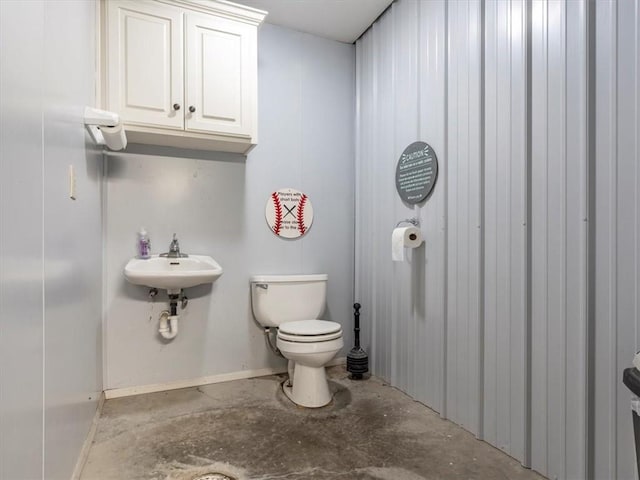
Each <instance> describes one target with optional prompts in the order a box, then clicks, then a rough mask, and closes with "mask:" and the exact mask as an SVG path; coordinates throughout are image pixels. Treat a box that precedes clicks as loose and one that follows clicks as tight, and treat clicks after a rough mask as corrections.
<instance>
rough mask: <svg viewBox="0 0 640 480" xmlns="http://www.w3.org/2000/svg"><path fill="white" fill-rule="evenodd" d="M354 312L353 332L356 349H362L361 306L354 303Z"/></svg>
mask: <svg viewBox="0 0 640 480" xmlns="http://www.w3.org/2000/svg"><path fill="white" fill-rule="evenodd" d="M353 310H354V312H353V320H354V324H355V327H354V329H353V331H354V332H355V341H356V346H355V348H356V349H358V348H360V304H359V303H354V304H353Z"/></svg>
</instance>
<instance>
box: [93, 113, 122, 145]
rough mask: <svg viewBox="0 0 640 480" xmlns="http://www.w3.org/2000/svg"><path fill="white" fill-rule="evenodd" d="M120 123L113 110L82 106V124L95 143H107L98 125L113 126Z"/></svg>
mask: <svg viewBox="0 0 640 480" xmlns="http://www.w3.org/2000/svg"><path fill="white" fill-rule="evenodd" d="M119 124H120V116H119V115H118V114H117V113H114V112H108V111H107V110H100V109H98V108H93V107H84V126H85V127H86V129H87V131H88V132H89V135H91V138H92V139H93V141H94V142H96V144H97V145H105V146H106V145H107V143H106V142H105V140H104V136H103V135H102V132H101V131H100V127H115V126H116V125H119Z"/></svg>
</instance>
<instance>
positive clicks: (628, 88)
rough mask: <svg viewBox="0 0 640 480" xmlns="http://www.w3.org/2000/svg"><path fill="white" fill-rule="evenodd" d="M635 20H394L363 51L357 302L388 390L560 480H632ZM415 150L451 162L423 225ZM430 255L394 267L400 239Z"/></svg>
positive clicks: (633, 6) (485, 0) (405, 13)
mask: <svg viewBox="0 0 640 480" xmlns="http://www.w3.org/2000/svg"><path fill="white" fill-rule="evenodd" d="M639 15H640V13H639V8H638V4H637V2H631V1H630V2H596V3H595V4H593V3H589V2H586V1H574V2H564V1H555V0H549V1H539V2H527V1H524V0H508V1H497V0H460V1H455V2H454V1H449V2H445V1H441V2H440V1H430V2H420V1H414V0H399V1H397V2H396V3H394V4H393V5H392V7H391V9H389V10H388V11H387V12H386V13H385V14H384V15H383V16H382V17H381V18H380V19H379V20H378V21H377V22H376V23H375V24H374V25H373V26H372V28H371V29H370V30H369V31H368V32H367V33H366V34H365V35H364V36H363V37H362V38H361V39H360V40H359V41H358V42H357V51H356V55H357V74H356V75H357V90H358V100H357V101H358V110H357V114H356V118H357V124H358V130H357V135H358V140H357V147H356V151H357V156H356V185H357V192H358V193H357V197H356V214H357V216H356V297H358V298H360V299H361V300H362V304H363V319H364V322H363V331H364V332H365V334H366V335H368V337H369V338H368V339H367V341H366V342H365V348H370V351H371V361H372V368H373V371H374V373H376V374H378V375H380V376H382V377H384V378H385V379H387V380H389V381H390V382H391V383H392V384H393V385H395V386H398V387H400V388H401V389H403V390H405V391H407V392H408V393H409V394H411V395H412V396H414V397H415V398H416V399H417V400H419V401H422V402H424V403H425V404H427V405H429V406H430V407H432V408H434V409H435V410H437V411H438V412H440V413H441V415H442V416H444V417H446V418H450V419H451V420H453V421H455V422H457V423H459V424H461V425H463V426H464V427H465V428H467V429H468V430H470V431H471V432H473V433H474V434H476V435H477V436H478V437H479V438H482V439H484V440H486V441H488V442H489V443H491V444H493V445H495V446H496V447H498V448H501V449H503V450H504V451H506V452H507V453H509V454H510V455H512V456H514V457H515V458H517V459H519V460H520V461H521V462H523V463H524V464H526V465H529V466H531V467H532V468H534V469H535V470H538V471H540V472H541V473H543V474H545V475H547V476H549V477H551V478H568V479H578V478H619V479H632V478H634V476H635V465H634V454H633V449H632V448H633V447H632V446H633V438H632V432H631V418H630V411H629V401H630V392H628V391H627V390H626V388H625V387H624V386H623V385H622V382H621V375H622V369H623V368H624V367H625V366H628V365H629V364H630V362H631V359H632V357H633V354H634V352H635V351H636V350H638V348H639V347H640V329H639V328H638V318H639V313H638V307H637V305H638V299H640V287H639V286H640V281H639V280H638V279H639V278H640V263H639V261H638V252H639V251H640V248H639V247H640V243H639V242H640V240H639V239H640V236H639V234H638V231H639V227H640V216H639V215H638V212H640V202H639V198H640V197H639V196H638V191H639V189H640V174H639V172H640V168H639V167H638V165H640V164H639V162H638V158H639V152H638V143H637V138H638V137H639V135H638V132H639V128H640V122H639V121H638V114H639V112H640V107H639V98H640V94H639V90H640V89H639V79H640V77H639V75H638V67H639V65H638V62H639V61H640V60H639V59H640V55H639V49H640V36H639V35H640V33H639V31H640V29H639V27H638V26H639V25H640V21H639V20H640V17H639ZM415 140H423V141H426V142H428V143H430V144H431V145H432V146H433V147H434V149H435V151H436V153H437V155H438V158H439V161H440V170H439V179H438V183H437V185H436V186H435V190H434V193H433V195H432V197H431V198H430V199H429V200H428V201H427V202H426V203H424V204H422V205H419V206H417V207H415V208H414V209H412V208H410V207H409V206H407V205H405V204H403V203H402V202H401V200H400V199H399V197H398V196H397V194H396V192H395V188H394V181H393V178H394V170H395V165H396V162H397V159H398V157H399V155H400V153H401V152H402V150H403V149H404V147H405V146H406V145H408V144H409V143H411V142H412V141H415ZM413 215H415V216H417V217H418V218H419V219H420V220H421V222H422V225H423V232H424V234H425V238H426V242H425V246H424V247H422V248H421V249H419V250H416V251H414V252H412V253H411V254H410V260H409V261H408V262H407V263H405V264H393V263H392V262H391V258H390V254H389V249H390V238H391V230H392V228H393V226H394V225H395V224H396V222H398V221H399V220H402V219H403V218H406V217H409V216H413Z"/></svg>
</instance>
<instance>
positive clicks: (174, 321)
mask: <svg viewBox="0 0 640 480" xmlns="http://www.w3.org/2000/svg"><path fill="white" fill-rule="evenodd" d="M178 297H179V295H173V294H172V295H169V306H170V308H171V311H169V310H164V311H163V312H162V313H160V328H158V333H160V335H161V336H162V338H166V339H167V340H171V339H173V338H175V337H176V335H178Z"/></svg>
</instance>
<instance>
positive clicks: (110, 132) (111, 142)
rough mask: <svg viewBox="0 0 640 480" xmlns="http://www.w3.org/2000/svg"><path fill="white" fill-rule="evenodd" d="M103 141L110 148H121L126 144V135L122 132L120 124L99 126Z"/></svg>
mask: <svg viewBox="0 0 640 480" xmlns="http://www.w3.org/2000/svg"><path fill="white" fill-rule="evenodd" d="M100 131H101V132H102V137H103V138H104V143H105V145H106V146H107V147H109V148H110V149H111V150H122V149H123V148H126V146H127V136H126V135H125V133H124V127H123V126H122V124H121V123H120V124H118V125H116V126H115V127H100Z"/></svg>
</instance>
